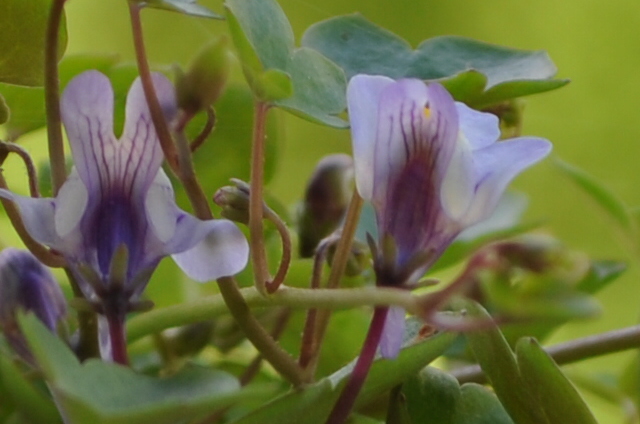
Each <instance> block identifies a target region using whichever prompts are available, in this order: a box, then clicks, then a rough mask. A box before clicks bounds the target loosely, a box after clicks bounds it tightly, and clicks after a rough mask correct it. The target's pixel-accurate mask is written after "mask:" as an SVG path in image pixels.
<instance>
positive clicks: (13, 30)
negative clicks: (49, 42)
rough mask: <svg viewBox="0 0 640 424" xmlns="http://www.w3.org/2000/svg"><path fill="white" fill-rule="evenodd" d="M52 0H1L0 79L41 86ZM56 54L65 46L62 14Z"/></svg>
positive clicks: (60, 55) (65, 37) (65, 34)
mask: <svg viewBox="0 0 640 424" xmlns="http://www.w3.org/2000/svg"><path fill="white" fill-rule="evenodd" d="M50 4H51V0H29V1H24V0H3V1H2V2H0V28H2V36H1V37H0V51H1V52H2V57H1V58H0V82H4V83H9V84H17V85H27V86H32V87H34V86H41V85H42V84H43V81H44V40H45V32H46V28H47V20H48V16H49V7H50ZM59 40H60V41H59V44H58V57H59V58H61V57H62V55H63V54H64V50H65V48H66V46H67V29H66V25H65V20H64V16H63V19H62V22H61V25H60V37H59Z"/></svg>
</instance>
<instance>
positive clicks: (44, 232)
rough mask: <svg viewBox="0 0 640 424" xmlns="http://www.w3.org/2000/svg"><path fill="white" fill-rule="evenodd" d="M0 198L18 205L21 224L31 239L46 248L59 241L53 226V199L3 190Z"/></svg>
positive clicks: (0, 192) (53, 245) (0, 191)
mask: <svg viewBox="0 0 640 424" xmlns="http://www.w3.org/2000/svg"><path fill="white" fill-rule="evenodd" d="M0 197H3V198H5V199H9V200H11V201H13V202H14V203H15V204H16V205H18V208H19V210H20V215H21V216H22V222H23V223H24V226H25V228H26V229H27V232H28V233H29V235H30V236H31V237H33V238H34V239H35V240H36V241H38V242H40V243H42V244H44V245H46V246H50V247H55V246H56V244H57V241H58V240H59V239H58V236H57V234H56V229H55V225H54V213H55V200H54V199H51V198H38V199H36V198H33V197H26V196H20V195H17V194H14V193H12V192H10V191H9V190H5V189H0Z"/></svg>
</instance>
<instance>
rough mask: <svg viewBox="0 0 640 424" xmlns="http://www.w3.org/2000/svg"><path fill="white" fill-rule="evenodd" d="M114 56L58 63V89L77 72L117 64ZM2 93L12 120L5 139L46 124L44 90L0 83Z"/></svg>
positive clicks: (67, 59)
mask: <svg viewBox="0 0 640 424" xmlns="http://www.w3.org/2000/svg"><path fill="white" fill-rule="evenodd" d="M116 62H117V56H115V55H74V56H68V57H65V58H64V59H62V61H60V67H59V74H60V87H61V88H64V86H65V85H66V84H67V83H68V82H69V81H70V80H71V78H73V77H74V76H76V75H78V74H79V73H81V72H83V71H86V70H89V69H96V70H99V71H101V72H103V73H108V72H109V70H110V69H111V68H112V67H113V66H114V65H115V64H116ZM0 93H2V94H3V95H4V97H5V99H6V101H7V104H8V105H9V106H10V107H11V112H12V113H11V118H10V119H9V121H8V122H7V125H6V130H7V133H8V137H9V139H11V140H15V139H17V138H18V137H20V136H21V135H22V134H25V133H27V132H29V131H33V130H36V129H38V128H41V127H43V126H44V125H45V123H46V116H45V109H44V89H43V88H41V87H22V86H16V85H10V84H2V83H0Z"/></svg>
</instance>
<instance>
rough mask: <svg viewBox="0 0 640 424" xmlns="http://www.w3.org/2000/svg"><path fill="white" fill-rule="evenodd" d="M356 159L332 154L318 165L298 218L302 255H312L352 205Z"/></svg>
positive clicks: (306, 256) (305, 256)
mask: <svg viewBox="0 0 640 424" xmlns="http://www.w3.org/2000/svg"><path fill="white" fill-rule="evenodd" d="M352 180H353V160H352V159H351V157H350V156H348V155H345V154H336V155H330V156H326V157H325V158H323V159H322V160H321V161H320V162H318V165H317V166H316V169H315V171H314V172H313V175H312V176H311V178H310V179H309V183H308V184H307V188H306V191H305V196H304V202H303V204H302V208H301V210H300V215H299V221H298V237H299V240H300V247H299V250H300V256H301V257H303V258H308V257H311V256H313V254H314V251H315V249H316V246H317V245H318V243H319V242H320V240H322V239H323V238H325V237H327V236H328V235H329V234H331V233H332V232H334V231H335V230H336V229H338V227H339V226H340V224H341V223H342V219H343V217H344V214H345V212H346V210H347V207H348V206H349V200H350V199H351V194H352V192H353V188H352Z"/></svg>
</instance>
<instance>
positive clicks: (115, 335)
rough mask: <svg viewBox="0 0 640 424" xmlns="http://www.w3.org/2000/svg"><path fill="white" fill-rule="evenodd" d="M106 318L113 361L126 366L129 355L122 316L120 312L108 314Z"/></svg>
mask: <svg viewBox="0 0 640 424" xmlns="http://www.w3.org/2000/svg"><path fill="white" fill-rule="evenodd" d="M106 318H107V325H108V327H109V340H110V342H111V354H112V356H113V362H115V363H117V364H121V365H125V366H128V365H129V355H128V354H127V342H126V340H127V337H126V335H125V326H124V316H122V315H121V314H108V315H107V316H106Z"/></svg>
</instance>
